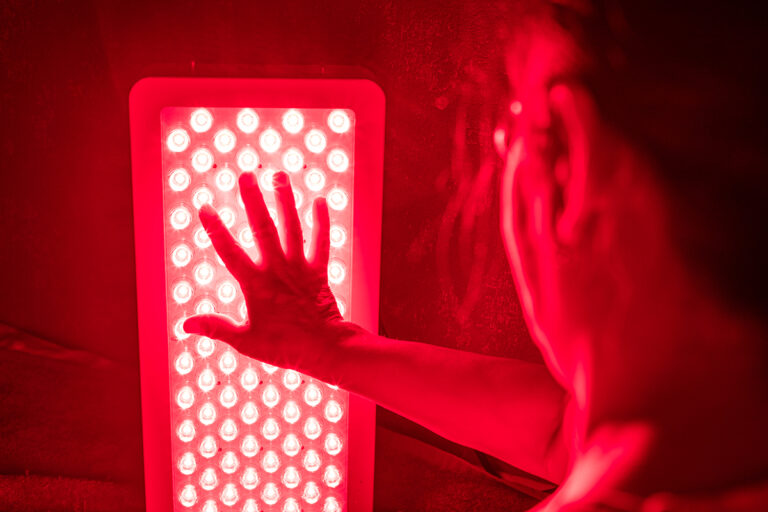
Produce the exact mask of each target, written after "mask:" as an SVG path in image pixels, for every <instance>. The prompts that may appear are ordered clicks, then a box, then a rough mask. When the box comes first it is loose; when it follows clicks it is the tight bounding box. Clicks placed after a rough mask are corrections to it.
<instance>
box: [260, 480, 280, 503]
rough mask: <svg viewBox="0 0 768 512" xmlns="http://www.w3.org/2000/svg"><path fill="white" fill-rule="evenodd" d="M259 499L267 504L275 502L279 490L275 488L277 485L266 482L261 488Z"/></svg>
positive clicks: (278, 495)
mask: <svg viewBox="0 0 768 512" xmlns="http://www.w3.org/2000/svg"><path fill="white" fill-rule="evenodd" d="M261 499H262V500H263V501H264V503H266V504H267V505H274V504H275V503H277V500H279V499H280V491H279V490H278V489H277V485H275V484H273V483H272V482H267V484H266V485H264V488H263V489H262V490H261Z"/></svg>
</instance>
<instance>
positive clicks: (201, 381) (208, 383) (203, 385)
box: [197, 368, 216, 393]
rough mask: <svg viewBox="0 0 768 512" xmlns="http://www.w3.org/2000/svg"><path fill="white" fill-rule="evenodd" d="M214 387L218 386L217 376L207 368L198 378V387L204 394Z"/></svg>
mask: <svg viewBox="0 0 768 512" xmlns="http://www.w3.org/2000/svg"><path fill="white" fill-rule="evenodd" d="M214 386H216V375H214V373H213V371H211V369H210V368H206V369H205V370H203V371H202V372H200V375H199V376H198V377H197V387H199V388H200V390H201V391H202V392H203V393H208V392H209V391H210V390H212V389H213V388H214Z"/></svg>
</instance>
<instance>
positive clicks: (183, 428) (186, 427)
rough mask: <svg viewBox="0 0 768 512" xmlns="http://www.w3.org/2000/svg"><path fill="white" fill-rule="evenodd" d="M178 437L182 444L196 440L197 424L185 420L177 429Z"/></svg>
mask: <svg viewBox="0 0 768 512" xmlns="http://www.w3.org/2000/svg"><path fill="white" fill-rule="evenodd" d="M176 435H177V436H179V439H180V440H181V441H182V442H185V443H188V442H190V441H192V440H193V439H194V438H195V424H194V423H192V420H184V421H182V422H181V424H180V425H179V428H177V429H176Z"/></svg>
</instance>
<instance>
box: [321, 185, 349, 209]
mask: <svg viewBox="0 0 768 512" xmlns="http://www.w3.org/2000/svg"><path fill="white" fill-rule="evenodd" d="M326 199H327V200H328V206H329V207H331V209H333V210H336V211H337V212H340V211H341V210H343V209H344V208H346V207H347V204H348V203H349V196H347V193H346V192H344V191H343V190H342V189H340V188H332V189H331V190H330V191H329V192H328V195H327V196H326Z"/></svg>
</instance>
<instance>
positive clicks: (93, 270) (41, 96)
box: [0, 0, 535, 362]
mask: <svg viewBox="0 0 768 512" xmlns="http://www.w3.org/2000/svg"><path fill="white" fill-rule="evenodd" d="M0 5H2V6H3V7H2V13H0V18H2V32H1V33H0V38H1V39H0V66H1V67H0V72H1V73H2V75H0V80H1V82H2V83H1V84H0V94H1V96H0V108H1V109H2V114H1V118H0V130H1V131H0V151H1V152H0V157H1V158H2V160H1V161H0V169H1V172H2V187H0V207H1V208H2V210H1V211H2V214H0V240H2V251H0V289H1V290H2V294H1V296H0V321H2V322H5V323H8V324H11V325H14V326H16V327H20V328H22V329H25V330H28V331H30V332H33V333H36V334H40V335H42V336H45V337H47V338H49V339H52V340H55V341H58V342H60V343H63V344H66V345H69V346H72V347H80V348H84V349H88V350H92V351H96V352H99V353H101V354H104V355H107V356H109V357H111V358H114V359H118V360H121V361H126V362H135V361H137V334H136V330H137V328H136V306H135V301H136V292H135V274H134V260H133V226H132V210H131V185H130V156H129V148H130V141H129V137H128V101H127V97H128V91H129V89H130V87H131V86H132V85H133V84H134V83H135V82H136V81H137V80H138V79H140V78H141V77H143V76H147V75H151V74H154V75H161V74H168V75H180V74H184V75H192V74H198V75H206V74H215V73H216V72H226V73H230V74H231V73H237V70H238V69H239V68H241V69H244V70H246V72H245V74H248V73H251V74H252V73H253V71H252V69H253V68H256V67H258V66H273V65H274V66H276V69H277V66H280V65H285V64H290V65H297V66H301V65H315V66H317V65H347V66H359V67H364V68H366V69H368V70H370V71H371V72H372V73H373V75H374V76H375V79H376V81H377V82H378V83H379V84H380V85H381V86H382V88H383V89H384V91H385V94H386V96H387V113H386V115H387V130H386V155H385V171H384V172H385V178H384V216H383V250H382V251H383V258H382V269H381V274H382V279H381V283H382V288H381V321H382V325H383V326H384V327H385V329H386V331H387V333H388V334H389V335H390V336H395V337H401V338H406V339H415V340H421V341H428V342H432V343H438V344H443V345H449V346H458V347H460V348H465V349H470V350H472V349H474V350H478V351H488V352H493V353H499V354H511V353H518V352H520V351H522V355H523V356H524V357H535V354H534V351H533V350H531V347H530V345H529V340H528V338H527V334H526V333H525V330H524V326H523V323H522V318H521V315H520V310H519V306H518V303H517V301H516V299H515V297H514V290H513V287H512V283H511V279H510V276H509V272H508V271H507V269H506V265H498V269H499V270H501V272H496V273H495V274H494V275H492V276H489V278H488V280H487V281H486V282H485V283H484V285H483V288H482V291H481V299H480V303H479V304H478V306H477V307H476V308H475V311H474V315H473V318H471V319H470V320H469V321H468V323H467V324H466V325H464V326H459V324H458V321H457V315H456V311H455V309H456V307H457V305H456V301H455V299H454V298H453V296H452V294H451V293H449V292H448V290H447V289H446V287H445V283H443V282H440V280H439V279H438V274H437V271H436V262H437V254H436V248H435V244H436V239H437V231H438V228H439V225H440V222H441V219H442V216H443V214H444V211H445V208H446V205H447V203H448V201H449V199H450V197H451V194H452V193H454V192H455V190H454V187H452V186H451V182H450V176H449V174H448V170H449V167H450V160H451V157H452V137H453V133H454V117H455V111H456V109H455V108H454V107H455V105H453V104H452V102H453V101H454V98H455V91H456V89H457V88H458V87H460V85H461V80H462V79H463V77H464V74H465V73H464V70H465V69H466V68H467V67H468V66H470V65H471V64H472V62H473V61H474V60H475V59H481V58H482V57H483V55H484V53H487V52H489V51H492V48H484V47H473V46H472V45H473V43H476V42H478V41H482V39H483V38H482V37H479V36H477V34H476V32H478V31H483V30H487V26H488V25H487V24H488V23H489V21H488V20H487V19H486V17H487V16H488V14H487V12H485V11H483V10H482V9H473V8H471V7H470V6H467V5H466V4H465V3H464V2H460V1H450V0H447V1H446V0H443V1H439V2H436V1H432V2H411V1H408V2H405V1H404V2H352V1H347V2H335V3H333V4H330V5H329V4H327V3H326V2H300V3H292V2H231V1H227V2H210V3H206V2H144V3H142V2H135V1H114V2H95V3H90V2H55V1H47V2H30V1H24V0H21V1H15V2H14V1H10V2H9V1H5V2H3V3H2V4H0ZM193 63H194V64H193ZM193 68H194V70H195V71H194V73H193V71H192V69H193ZM278 71H279V69H278ZM489 198H491V199H495V197H492V194H491V193H489ZM492 248H493V250H494V252H493V255H492V259H493V260H495V263H499V262H503V259H504V255H503V252H502V251H501V246H500V245H499V244H494V245H492Z"/></svg>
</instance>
